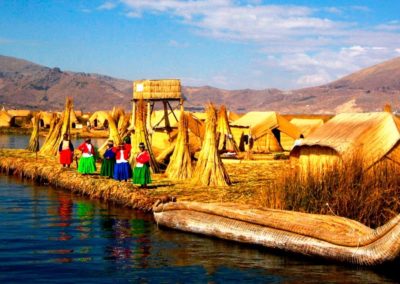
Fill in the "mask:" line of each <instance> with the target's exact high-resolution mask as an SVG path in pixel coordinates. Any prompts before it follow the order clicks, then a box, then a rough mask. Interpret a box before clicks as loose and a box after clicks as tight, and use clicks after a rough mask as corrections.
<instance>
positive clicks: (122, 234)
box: [0, 175, 400, 283]
mask: <svg viewBox="0 0 400 284" xmlns="http://www.w3.org/2000/svg"><path fill="white" fill-rule="evenodd" d="M0 228H2V229H1V230H0V251H1V253H0V281H1V282H2V283H5V282H13V283H15V282H22V281H26V279H29V281H30V282H40V283H43V282H57V281H60V282H63V283H69V282H71V283H72V282H74V283H75V282H77V281H90V282H98V283H102V282H103V283H104V282H107V283H109V282H126V281H133V282H143V283H229V282H230V283H239V282H246V283H301V282H308V283H310V282H311V283H395V282H399V281H400V276H399V275H398V273H396V272H397V271H396V267H399V262H398V261H397V262H394V263H391V264H390V265H385V266H381V267H377V268H365V267H357V266H349V265H343V264H337V263H330V262H326V261H323V260H321V259H315V258H308V257H304V256H299V255H295V254H287V253H283V252H280V251H275V250H269V249H266V248H262V247H259V246H251V245H243V244H238V243H235V242H229V241H224V240H219V239H214V238H208V237H203V236H198V235H194V234H187V233H183V232H178V231H175V230H170V229H165V228H161V227H160V228H159V227H157V225H156V224H155V223H154V221H153V218H152V215H150V214H145V213H142V212H139V211H134V210H128V209H125V208H118V207H116V206H114V205H112V204H107V203H104V202H100V201H98V200H89V199H86V198H84V197H79V196H75V195H72V194H71V193H70V192H66V191H63V190H57V189H54V188H52V187H46V186H40V185H35V184H33V183H31V182H28V181H20V180H18V179H16V178H14V177H8V176H2V175H0Z"/></svg>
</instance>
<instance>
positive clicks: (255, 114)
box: [231, 111, 300, 140]
mask: <svg viewBox="0 0 400 284" xmlns="http://www.w3.org/2000/svg"><path fill="white" fill-rule="evenodd" d="M231 126H232V127H244V128H250V131H251V135H252V137H253V138H254V140H257V139H258V138H260V137H262V136H264V135H266V134H267V133H269V132H270V131H271V130H272V129H278V130H279V131H281V132H283V133H286V134H287V135H288V136H290V137H292V138H294V139H296V138H298V137H299V136H300V131H299V130H298V129H297V127H296V126H295V125H293V124H291V123H290V122H289V121H288V120H287V119H286V118H284V117H283V116H281V115H279V114H278V113H276V112H274V111H268V112H261V111H252V112H248V113H247V114H245V115H244V116H242V117H241V118H239V119H238V120H236V121H234V122H232V123H231Z"/></svg>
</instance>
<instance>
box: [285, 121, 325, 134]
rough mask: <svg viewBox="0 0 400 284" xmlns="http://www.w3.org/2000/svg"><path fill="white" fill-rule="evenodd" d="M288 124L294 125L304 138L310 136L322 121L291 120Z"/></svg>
mask: <svg viewBox="0 0 400 284" xmlns="http://www.w3.org/2000/svg"><path fill="white" fill-rule="evenodd" d="M290 123H291V124H293V125H295V126H296V127H297V128H298V129H299V131H300V132H301V134H303V135H304V137H307V136H308V135H310V134H311V133H312V132H313V131H314V130H316V129H317V128H318V127H320V126H321V125H323V124H324V121H323V120H322V119H308V118H293V119H291V120H290Z"/></svg>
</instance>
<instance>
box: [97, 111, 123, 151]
mask: <svg viewBox="0 0 400 284" xmlns="http://www.w3.org/2000/svg"><path fill="white" fill-rule="evenodd" d="M101 115H102V116H104V117H106V118H107V120H108V129H109V134H108V140H112V141H113V142H114V145H118V144H119V143H121V136H120V135H119V132H118V128H117V123H116V122H115V120H114V117H113V116H112V115H110V114H109V113H108V112H104V113H103V112H101ZM107 143H108V141H105V142H104V144H103V145H101V147H100V148H99V154H100V156H103V154H104V152H105V151H106V149H107Z"/></svg>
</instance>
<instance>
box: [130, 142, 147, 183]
mask: <svg viewBox="0 0 400 284" xmlns="http://www.w3.org/2000/svg"><path fill="white" fill-rule="evenodd" d="M139 149H140V153H139V154H138V155H137V156H136V166H135V169H134V170H133V183H135V184H140V187H144V188H146V187H147V184H149V183H151V176H150V154H149V152H147V151H146V149H145V146H144V143H143V142H141V143H140V144H139Z"/></svg>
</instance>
